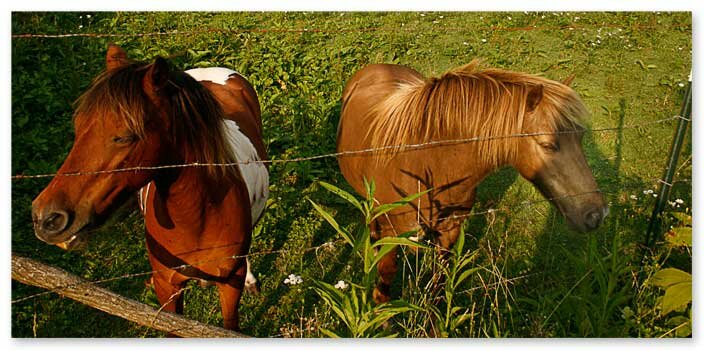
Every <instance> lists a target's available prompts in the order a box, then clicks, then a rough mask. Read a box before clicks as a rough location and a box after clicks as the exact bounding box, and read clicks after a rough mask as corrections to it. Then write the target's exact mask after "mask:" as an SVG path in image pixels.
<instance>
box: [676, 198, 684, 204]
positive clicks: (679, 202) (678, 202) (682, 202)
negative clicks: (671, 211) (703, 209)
mask: <svg viewBox="0 0 704 350" xmlns="http://www.w3.org/2000/svg"><path fill="white" fill-rule="evenodd" d="M675 203H677V204H684V201H683V200H681V199H679V198H677V199H675Z"/></svg>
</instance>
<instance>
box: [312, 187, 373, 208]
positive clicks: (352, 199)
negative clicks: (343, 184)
mask: <svg viewBox="0 0 704 350" xmlns="http://www.w3.org/2000/svg"><path fill="white" fill-rule="evenodd" d="M319 183H320V185H321V186H323V187H325V189H327V190H328V191H330V192H332V193H334V194H336V195H337V196H338V197H340V198H342V199H344V200H346V201H348V202H350V204H352V205H354V207H355V208H357V209H359V210H360V211H364V210H362V204H360V203H359V201H358V200H357V198H355V197H354V195H352V194H351V193H349V192H346V191H344V190H342V189H341V188H339V187H337V186H335V185H332V184H329V183H327V182H324V181H320V182H319Z"/></svg>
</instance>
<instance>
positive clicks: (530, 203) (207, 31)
mask: <svg viewBox="0 0 704 350" xmlns="http://www.w3.org/2000/svg"><path fill="white" fill-rule="evenodd" d="M604 27H608V28H622V29H634V30H639V29H640V30H643V29H655V28H662V27H671V28H674V27H677V28H683V27H684V28H690V29H691V25H680V24H672V25H662V24H632V25H628V26H622V25H610V24H601V25H598V26H587V25H584V26H578V25H574V24H570V25H564V26H538V25H531V26H524V27H501V26H490V27H488V28H485V30H492V31H529V30H576V29H591V28H604ZM437 29H442V30H444V31H466V30H468V29H467V28H448V27H442V28H437ZM399 30H402V31H413V30H427V28H409V27H407V28H388V27H369V28H353V29H345V28H342V29H319V28H271V29H222V28H208V29H203V30H192V31H178V30H174V31H161V32H145V33H62V34H32V33H23V34H13V35H12V38H13V39H61V38H77V37H83V38H138V37H160V36H171V35H200V34H215V33H221V34H240V33H331V34H339V33H350V32H354V33H359V32H382V31H394V32H395V31H399ZM682 114H685V113H682ZM671 121H684V122H690V121H691V119H690V118H688V116H687V115H675V116H672V117H668V118H662V119H657V120H654V121H649V122H644V123H639V124H630V125H621V126H617V127H601V128H592V129H587V130H585V131H586V132H592V133H593V132H610V131H619V130H624V129H634V128H643V127H647V126H653V125H656V124H661V123H666V122H671ZM574 132H582V131H559V132H554V133H520V134H511V135H499V136H493V137H484V138H481V137H472V138H463V139H454V140H442V141H432V142H425V143H418V144H410V145H400V146H386V147H377V148H368V149H361V150H353V151H341V152H332V153H326V154H320V155H313V156H305V157H295V158H289V159H270V160H260V161H242V162H230V163H187V164H170V165H161V166H149V167H127V168H119V169H110V170H98V171H95V170H94V171H79V172H70V173H44V174H16V175H12V176H11V179H12V180H13V181H18V180H28V179H40V178H51V177H57V176H67V177H70V176H92V175H101V174H110V173H116V172H133V171H155V170H164V169H175V168H187V167H227V166H235V165H239V164H251V163H267V164H276V163H296V162H308V161H315V160H320V159H325V158H337V157H346V156H370V155H375V154H379V153H384V152H406V151H413V150H418V149H424V148H430V147H442V146H449V145H457V144H464V143H471V142H486V141H492V140H499V139H507V138H517V137H533V136H539V135H546V134H564V133H574ZM644 181H647V182H652V183H657V184H660V185H661V186H663V187H668V188H670V187H672V186H673V184H674V183H676V182H690V181H691V180H688V179H680V180H676V181H673V180H671V179H669V180H668V179H666V178H665V179H663V178H653V179H647V180H644ZM621 190H623V188H622V189H621ZM631 190H635V188H634V189H631ZM594 192H595V191H590V192H585V193H576V194H570V195H566V196H560V197H553V198H544V199H540V200H526V201H523V202H522V203H521V204H520V205H519V206H512V207H504V208H491V209H486V210H482V211H476V212H470V213H467V214H462V215H452V216H447V217H444V218H439V219H438V221H443V220H459V219H466V218H469V217H472V216H480V215H487V214H493V213H496V212H514V211H518V210H522V209H524V208H528V207H531V206H534V205H536V204H540V203H545V202H552V201H554V200H556V199H559V198H564V197H576V196H583V195H587V194H593V193H594ZM598 192H601V193H604V194H622V193H623V192H606V191H598ZM344 242H345V241H344V240H342V239H338V240H332V241H328V242H325V243H322V244H318V245H315V246H311V247H308V248H305V249H303V250H301V249H300V248H295V249H273V250H265V251H258V252H251V253H248V254H244V255H236V256H228V257H221V258H217V259H209V260H204V261H198V262H194V263H191V264H184V265H180V266H176V267H173V268H168V269H164V270H148V271H142V272H137V273H129V274H124V275H121V276H114V277H109V278H105V279H100V280H94V281H85V282H81V284H92V285H98V284H105V283H109V282H114V281H118V280H123V279H130V278H137V277H144V276H149V275H151V274H154V273H158V272H161V271H165V270H179V269H185V268H188V267H197V266H199V265H201V264H206V263H212V262H215V261H218V260H224V259H243V258H247V257H260V256H269V255H278V254H287V253H290V252H296V253H298V254H300V253H304V254H305V253H308V252H312V251H316V252H317V251H319V250H321V249H336V247H337V246H340V245H341V244H342V243H344ZM430 243H431V242H430ZM535 274H536V273H528V274H525V275H520V276H515V277H511V278H508V279H507V280H508V281H511V282H513V281H519V280H522V279H525V278H528V277H530V276H532V275H535ZM74 286H76V284H73V285H65V286H60V287H56V288H52V289H48V290H46V291H43V292H39V293H35V294H32V295H28V296H23V297H19V298H16V299H13V300H11V304H17V303H21V302H25V301H28V300H31V299H35V298H37V297H41V296H45V295H49V294H53V293H58V292H60V291H61V290H62V289H67V288H71V287H74ZM480 288H483V287H481V286H480V287H474V288H470V289H467V290H463V291H461V292H460V293H470V292H472V291H474V290H476V289H480ZM212 313H213V312H212V311H211V314H212ZM318 326H320V325H318ZM303 331H305V330H304V329H302V330H301V332H303ZM277 336H283V333H281V334H277V335H273V337H277Z"/></svg>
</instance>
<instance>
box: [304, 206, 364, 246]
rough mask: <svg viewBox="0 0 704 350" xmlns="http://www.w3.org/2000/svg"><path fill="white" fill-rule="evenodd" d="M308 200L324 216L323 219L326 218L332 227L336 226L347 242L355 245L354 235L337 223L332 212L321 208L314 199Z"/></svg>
mask: <svg viewBox="0 0 704 350" xmlns="http://www.w3.org/2000/svg"><path fill="white" fill-rule="evenodd" d="M308 201H309V202H310V204H312V205H313V208H315V210H316V211H318V214H320V216H322V217H323V219H325V221H327V222H328V223H329V224H330V226H332V228H334V229H335V231H337V233H339V234H340V235H341V236H342V238H344V239H345V241H347V243H349V244H350V245H351V246H354V241H353V239H352V235H350V233H349V232H347V230H345V229H343V228H342V227H340V225H339V224H338V223H337V221H335V218H333V217H332V215H330V213H328V212H327V211H325V209H323V208H321V207H320V206H319V205H317V204H315V202H313V201H312V200H310V199H308Z"/></svg>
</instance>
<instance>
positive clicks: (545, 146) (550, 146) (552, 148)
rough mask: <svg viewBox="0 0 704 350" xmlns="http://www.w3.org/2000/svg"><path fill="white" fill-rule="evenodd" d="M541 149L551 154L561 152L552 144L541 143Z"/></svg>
mask: <svg viewBox="0 0 704 350" xmlns="http://www.w3.org/2000/svg"><path fill="white" fill-rule="evenodd" d="M540 147H542V148H543V149H544V150H545V151H546V152H550V153H552V152H557V151H559V150H560V148H559V147H558V146H557V144H556V143H552V142H541V143H540Z"/></svg>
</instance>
